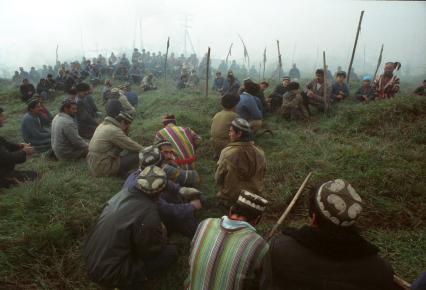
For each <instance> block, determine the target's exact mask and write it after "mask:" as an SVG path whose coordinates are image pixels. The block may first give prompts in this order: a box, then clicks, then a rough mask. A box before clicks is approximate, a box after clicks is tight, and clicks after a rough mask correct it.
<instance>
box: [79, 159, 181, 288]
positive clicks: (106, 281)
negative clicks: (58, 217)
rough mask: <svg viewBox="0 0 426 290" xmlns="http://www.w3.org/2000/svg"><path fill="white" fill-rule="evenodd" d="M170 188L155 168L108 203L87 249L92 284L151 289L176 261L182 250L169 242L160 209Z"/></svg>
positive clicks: (85, 258) (143, 172)
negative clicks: (162, 196) (151, 282)
mask: <svg viewBox="0 0 426 290" xmlns="http://www.w3.org/2000/svg"><path fill="white" fill-rule="evenodd" d="M166 186H167V177H166V173H165V172H164V171H163V170H161V168H159V167H156V166H149V167H147V168H145V169H144V170H143V171H142V172H140V174H139V176H138V178H137V181H136V184H134V185H133V186H131V187H129V188H123V189H122V190H121V191H120V192H118V193H117V194H116V195H114V196H113V197H112V198H111V199H110V200H109V201H108V202H107V204H106V206H105V208H104V210H103V212H102V214H101V215H100V217H99V220H98V222H97V224H96V225H95V227H94V229H93V230H92V232H91V233H90V235H89V237H88V239H87V241H86V244H85V246H84V254H83V257H84V260H85V264H86V268H87V271H88V274H89V277H90V279H91V280H93V281H94V282H96V283H98V284H99V285H101V286H102V287H106V288H108V289H110V288H119V289H120V290H136V289H145V286H144V284H145V282H146V281H147V280H149V279H151V278H152V276H153V275H158V274H162V273H164V271H165V270H166V269H167V268H169V267H170V265H172V264H173V263H174V262H175V261H176V258H177V249H176V247H175V246H173V245H170V244H168V241H167V232H166V228H165V227H164V225H163V223H162V222H161V218H160V213H159V211H158V206H157V200H158V198H159V196H160V194H161V193H162V192H163V191H164V190H165V188H166Z"/></svg>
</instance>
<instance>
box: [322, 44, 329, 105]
mask: <svg viewBox="0 0 426 290" xmlns="http://www.w3.org/2000/svg"><path fill="white" fill-rule="evenodd" d="M322 62H323V66H324V95H323V99H324V110H325V111H326V112H327V111H328V102H327V75H328V69H327V63H326V61H325V51H323V52H322Z"/></svg>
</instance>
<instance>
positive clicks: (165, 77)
mask: <svg viewBox="0 0 426 290" xmlns="http://www.w3.org/2000/svg"><path fill="white" fill-rule="evenodd" d="M169 47H170V37H167V49H166V60H165V61H164V81H166V80H167V56H168V55H169Z"/></svg>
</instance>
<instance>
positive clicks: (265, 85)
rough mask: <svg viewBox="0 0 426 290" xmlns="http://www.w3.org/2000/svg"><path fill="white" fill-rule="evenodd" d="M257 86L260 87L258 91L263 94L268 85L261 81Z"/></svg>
mask: <svg viewBox="0 0 426 290" xmlns="http://www.w3.org/2000/svg"><path fill="white" fill-rule="evenodd" d="M259 86H260V90H261V91H262V92H263V91H264V90H266V89H267V88H268V87H269V83H268V82H267V81H261V82H260V83H259Z"/></svg>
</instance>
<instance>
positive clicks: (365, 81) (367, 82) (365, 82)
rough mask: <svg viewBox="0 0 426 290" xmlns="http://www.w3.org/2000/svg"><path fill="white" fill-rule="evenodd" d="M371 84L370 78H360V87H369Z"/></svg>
mask: <svg viewBox="0 0 426 290" xmlns="http://www.w3.org/2000/svg"><path fill="white" fill-rule="evenodd" d="M370 83H371V77H370V76H364V77H363V78H362V86H364V87H369V86H370Z"/></svg>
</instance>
